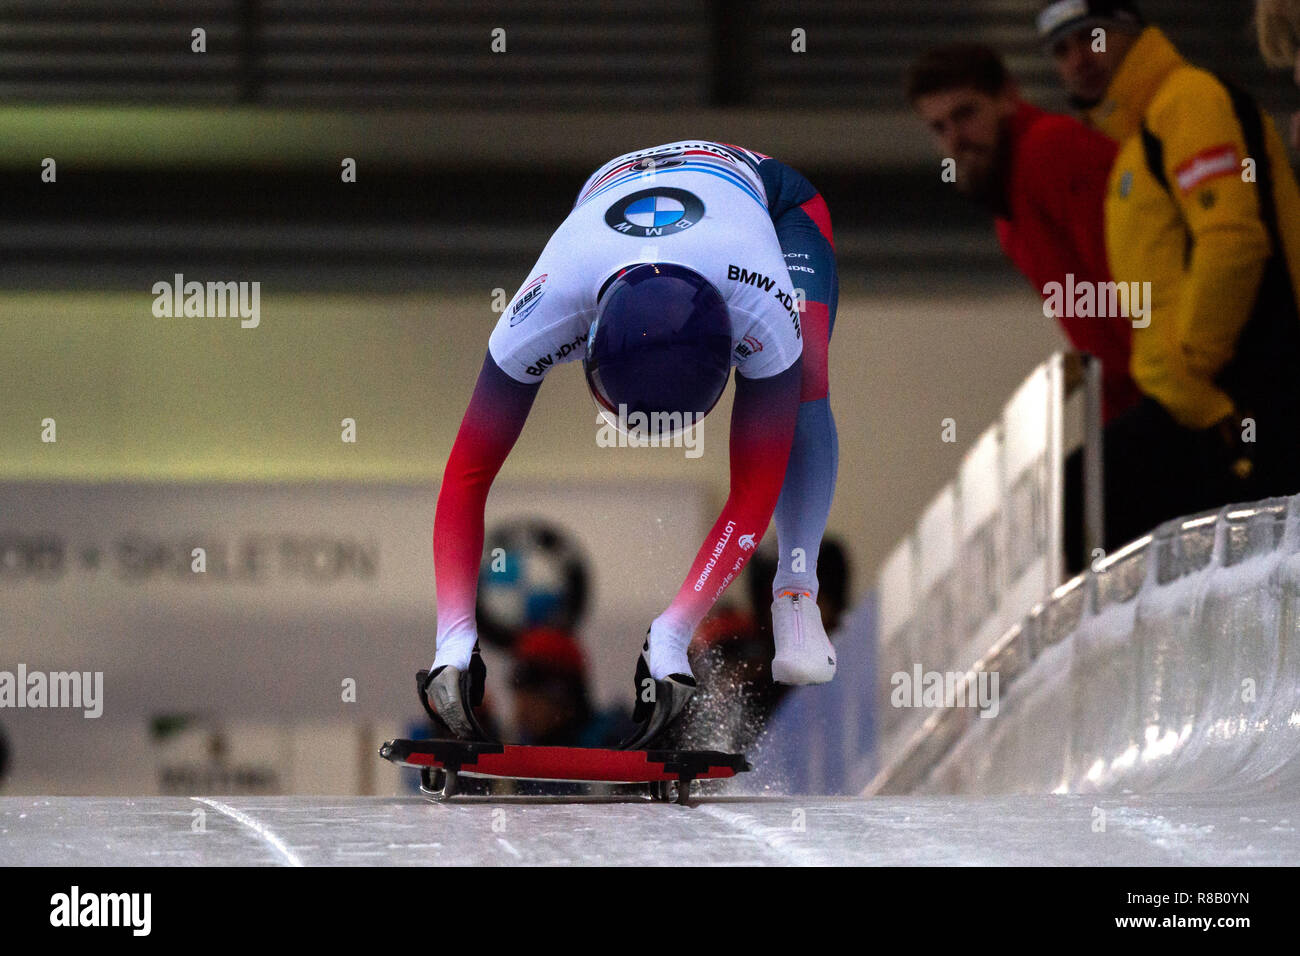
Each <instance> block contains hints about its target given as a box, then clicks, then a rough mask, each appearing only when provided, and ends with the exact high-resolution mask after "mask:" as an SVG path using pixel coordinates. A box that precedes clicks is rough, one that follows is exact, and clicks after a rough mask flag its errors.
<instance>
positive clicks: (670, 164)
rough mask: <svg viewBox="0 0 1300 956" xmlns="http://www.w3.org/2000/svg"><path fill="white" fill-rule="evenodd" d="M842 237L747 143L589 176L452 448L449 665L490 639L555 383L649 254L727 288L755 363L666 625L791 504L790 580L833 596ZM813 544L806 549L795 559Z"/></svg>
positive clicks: (445, 513) (500, 329)
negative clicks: (517, 457) (503, 487)
mask: <svg viewBox="0 0 1300 956" xmlns="http://www.w3.org/2000/svg"><path fill="white" fill-rule="evenodd" d="M830 243H831V236H830V218H829V215H828V213H827V211H826V204H825V203H824V202H823V201H822V199H821V197H820V196H819V195H818V194H817V192H816V190H814V189H813V188H812V186H811V185H810V184H809V183H808V181H807V180H806V179H804V178H803V177H802V176H800V175H799V174H798V173H796V172H795V171H794V170H792V169H790V168H789V167H787V166H784V165H782V164H780V163H778V162H776V161H775V160H773V159H770V158H768V157H765V156H762V155H761V154H758V153H753V152H750V151H748V150H744V149H740V148H738V147H734V146H727V145H724V144H720V143H712V142H704V141H687V142H681V143H672V144H669V145H666V146H659V147H654V148H652V149H646V150H640V151H638V152H635V153H629V154H627V155H624V156H620V157H618V158H617V159H614V160H611V161H610V162H608V163H606V164H605V165H604V166H602V167H601V168H600V169H599V170H597V171H596V172H595V173H594V174H593V175H592V176H591V178H590V179H588V180H587V183H586V184H585V185H584V186H583V188H582V191H581V192H580V193H579V195H578V199H577V202H576V203H575V205H574V207H573V209H572V211H571V212H570V213H569V216H568V217H567V218H566V219H565V220H564V222H563V223H562V224H561V225H560V227H559V229H557V230H556V232H555V234H554V235H553V236H552V237H551V240H550V242H548V243H547V245H546V248H545V249H544V250H543V251H542V254H541V257H540V258H539V259H538V261H537V264H536V266H534V268H533V270H532V272H531V273H530V274H529V277H528V279H527V281H526V282H524V284H523V285H522V286H521V288H520V289H519V291H518V292H517V293H516V294H515V296H514V298H513V299H512V300H511V301H510V304H509V305H508V306H507V307H506V310H505V312H504V313H503V314H502V316H501V319H500V321H499V322H498V323H497V326H496V329H495V330H494V331H493V333H492V335H491V337H490V339H489V341H488V354H487V356H486V357H485V359H484V362H483V368H482V370H481V371H480V373H479V378H478V382H477V384H476V385H475V388H474V394H473V396H472V397H471V399H470V403H469V407H468V409H467V410H466V412H465V417H464V419H463V420H462V422H461V427H460V431H459V432H458V434H457V436H456V441H455V444H454V445H453V446H452V451H451V456H450V458H449V459H448V461H447V467H446V470H445V471H444V474H443V482H442V488H441V491H440V493H439V495H438V508H437V513H436V516H435V520H434V533H433V550H434V573H435V578H436V588H437V605H438V637H437V648H438V651H437V658H436V660H435V662H434V666H435V667H436V666H439V665H442V664H452V665H453V666H456V667H458V668H461V669H464V667H465V666H467V664H468V661H469V656H470V653H471V651H472V649H473V646H474V643H475V641H476V640H477V632H476V626H475V620H474V604H475V592H476V588H477V584H478V571H479V562H480V559H481V557H482V551H483V538H484V530H483V529H484V506H485V503H486V501H487V494H488V489H489V487H490V485H491V483H492V480H493V478H494V477H495V476H496V474H497V471H498V470H499V469H500V467H501V465H502V463H503V462H504V461H505V459H506V456H507V455H508V454H509V452H510V449H511V447H512V446H513V445H514V442H515V440H516V438H518V436H519V433H520V431H521V429H522V428H523V424H524V421H525V419H526V418H527V416H528V411H529V409H530V408H531V406H532V403H533V399H534V397H535V396H536V394H537V390H538V388H539V386H540V383H541V380H542V378H543V377H544V376H545V375H546V373H547V371H549V369H551V368H552V367H554V366H556V365H560V364H563V363H565V362H571V361H574V360H577V359H580V358H582V357H583V355H584V354H585V351H586V338H587V333H588V331H589V329H590V326H591V323H592V321H593V319H595V317H596V314H597V307H598V300H599V296H600V294H601V292H602V291H603V290H604V288H605V287H607V285H608V284H609V282H610V281H611V280H612V279H613V278H614V277H615V276H617V274H618V273H619V272H620V271H621V270H622V269H624V268H625V267H628V266H631V265H634V264H636V263H639V262H675V263H678V264H681V265H684V266H687V267H688V268H691V269H693V270H695V271H696V272H698V273H700V274H701V275H703V276H704V277H705V278H706V279H708V280H709V281H710V282H711V283H713V285H714V286H715V287H717V289H718V291H719V292H720V293H721V294H722V297H723V299H724V300H725V301H726V304H727V309H728V311H729V313H730V315H731V320H732V364H733V365H735V366H736V370H737V376H736V395H735V401H734V403H733V410H732V420H731V437H730V465H731V488H730V495H729V497H728V498H727V502H726V504H725V505H724V507H723V509H722V514H721V516H720V517H719V518H718V520H717V522H716V523H715V524H714V526H713V528H712V530H711V531H710V532H709V535H708V537H707V538H706V539H705V542H704V544H703V545H702V547H701V548H700V550H699V553H698V554H697V555H696V558H695V561H694V563H693V564H692V566H691V570H690V572H689V573H688V574H687V575H686V579H685V582H684V583H683V584H682V587H681V589H680V590H679V591H678V593H677V596H676V597H675V598H674V599H673V601H672V603H671V604H670V605H669V607H668V608H667V610H665V611H664V613H663V614H662V615H660V617H659V618H657V619H656V621H655V622H654V628H655V629H656V630H657V631H659V632H670V633H672V634H674V635H675V636H676V639H677V640H678V641H679V642H680V644H681V646H682V647H684V646H685V643H686V641H688V640H689V638H690V634H691V633H692V632H693V631H694V629H695V627H696V626H697V625H698V624H699V622H700V620H701V619H702V618H703V617H704V615H705V613H707V611H708V610H709V608H710V607H711V606H712V605H713V603H714V602H715V601H716V600H717V598H718V596H719V595H720V594H721V593H722V591H723V590H724V589H725V588H726V586H727V585H728V584H729V583H730V582H732V581H734V580H735V578H736V576H737V575H738V574H739V573H740V570H741V568H742V567H743V566H744V564H745V562H746V561H747V560H748V558H749V556H750V555H751V554H753V550H754V548H755V547H756V546H757V545H758V542H759V540H760V539H761V538H762V536H763V533H764V532H765V531H766V529H767V525H768V522H769V521H770V520H771V518H772V516H773V513H774V512H775V515H776V522H777V530H778V536H779V539H780V548H781V554H782V561H781V570H780V571H778V573H777V578H776V584H775V586H774V587H775V588H795V589H799V590H806V591H811V592H812V593H813V594H814V596H815V594H816V588H817V585H816V558H817V551H818V547H819V545H820V541H821V536H822V532H823V531H824V529H825V525H826V517H827V514H828V512H829V510H830V501H831V496H832V494H833V491H834V485H835V468H836V458H837V449H836V440H835V426H834V421H833V419H832V418H831V414H830V405H829V398H828V395H827V377H826V351H827V343H828V341H829V338H830V331H831V326H832V324H833V322H834V315H835V305H836V299H837V294H838V283H837V279H836V274H835V262H834V253H833V250H832V247H831V244H830ZM787 265H788V266H789V269H787ZM801 305H802V309H801V308H800V306H801ZM787 465H788V468H787ZM778 498H779V503H778ZM795 549H800V552H799V554H800V555H801V556H802V560H793V561H792V560H791V555H792V553H793V552H795ZM795 568H799V570H798V571H795V570H794V569H795ZM656 676H660V675H656Z"/></svg>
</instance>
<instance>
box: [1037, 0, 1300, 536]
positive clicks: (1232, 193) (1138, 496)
mask: <svg viewBox="0 0 1300 956" xmlns="http://www.w3.org/2000/svg"><path fill="white" fill-rule="evenodd" d="M1038 26H1039V31H1040V34H1041V36H1042V37H1043V40H1044V42H1045V43H1046V45H1047V47H1048V49H1049V51H1050V52H1051V54H1052V56H1053V58H1054V59H1055V61H1056V65H1057V69H1058V72H1059V73H1060V75H1061V78H1062V80H1063V82H1064V84H1065V86H1066V89H1067V91H1068V93H1069V94H1070V97H1071V100H1072V101H1073V103H1074V104H1075V106H1076V107H1078V108H1080V109H1082V110H1084V111H1085V115H1086V118H1087V120H1088V121H1089V122H1090V123H1091V124H1092V125H1093V126H1095V127H1096V128H1098V129H1100V130H1101V131H1102V132H1103V133H1105V134H1106V135H1108V136H1110V137H1111V138H1113V139H1115V140H1116V141H1117V142H1119V144H1120V152H1119V155H1118V157H1117V158H1116V161H1115V164H1114V167H1113V169H1112V172H1111V177H1110V183H1109V186H1108V192H1107V198H1106V246H1107V259H1108V261H1109V264H1110V269H1111V272H1112V274H1113V276H1114V278H1115V280H1116V281H1117V282H1137V283H1150V285H1149V286H1147V287H1146V288H1148V289H1149V290H1150V299H1149V302H1148V303H1147V306H1148V311H1147V315H1146V317H1144V318H1143V319H1142V320H1141V321H1140V322H1135V327H1134V330H1133V355H1132V363H1131V371H1132V374H1133V378H1134V380H1135V381H1136V382H1137V384H1138V387H1139V388H1140V389H1141V390H1142V391H1143V393H1144V394H1145V396H1147V399H1146V400H1144V401H1143V402H1142V403H1141V404H1139V406H1138V407H1137V408H1136V409H1134V411H1133V412H1132V413H1131V415H1130V420H1129V422H1128V423H1127V426H1128V427H1127V428H1121V429H1119V430H1118V433H1117V435H1116V437H1115V439H1114V441H1113V442H1112V441H1111V440H1110V439H1109V438H1108V441H1107V447H1106V469H1107V480H1106V507H1107V512H1108V518H1107V535H1106V538H1107V547H1108V548H1109V547H1114V546H1116V545H1118V544H1122V543H1123V541H1126V540H1129V539H1131V538H1133V537H1136V536H1137V535H1140V534H1142V533H1144V532H1145V531H1148V530H1150V529H1151V528H1152V527H1153V526H1154V525H1155V524H1156V523H1158V522H1159V521H1160V520H1164V519H1165V518H1169V517H1174V516H1176V515H1179V514H1187V513H1191V512H1195V511H1200V510H1204V509H1208V508H1213V507H1216V506H1218V505H1222V504H1226V503H1228V502H1230V501H1245V500H1250V499H1253V498H1259V497H1264V496H1267V495H1278V494H1293V493H1296V492H1300V315H1298V313H1297V308H1296V303H1297V300H1300V190H1298V189H1297V186H1296V179H1295V174H1294V172H1293V171H1292V169H1291V166H1290V161H1289V157H1288V155H1287V151H1286V147H1285V145H1284V144H1283V142H1282V140H1281V138H1280V137H1279V135H1278V133H1277V130H1276V129H1275V128H1274V126H1273V123H1272V121H1271V119H1270V118H1269V117H1268V116H1267V115H1265V114H1263V113H1262V112H1261V111H1260V110H1259V108H1258V107H1257V106H1256V105H1255V104H1254V102H1253V101H1252V100H1251V99H1250V98H1249V97H1248V96H1247V95H1246V94H1244V93H1243V92H1241V91H1240V90H1237V89H1236V88H1234V87H1233V86H1231V85H1230V84H1228V83H1226V82H1224V81H1223V80H1220V79H1219V78H1218V77H1216V76H1215V75H1214V74H1213V73H1210V72H1208V71H1206V70H1203V69H1200V68H1198V67H1195V66H1192V65H1191V64H1189V63H1188V62H1187V61H1186V60H1184V59H1183V58H1182V56H1181V55H1180V54H1179V53H1178V51H1177V50H1176V49H1175V48H1174V46H1173V45H1172V44H1171V43H1170V42H1169V40H1168V38H1166V37H1165V35H1164V34H1163V33H1162V32H1161V31H1160V30H1159V29H1157V28H1156V27H1154V26H1148V25H1146V24H1145V23H1144V22H1143V20H1142V18H1141V15H1140V14H1139V12H1138V10H1137V8H1136V5H1135V3H1133V2H1131V0H1057V2H1054V3H1050V4H1048V5H1047V6H1046V7H1045V9H1044V10H1043V11H1042V13H1041V14H1040V16H1039V20H1038ZM1148 320H1149V324H1147V323H1148Z"/></svg>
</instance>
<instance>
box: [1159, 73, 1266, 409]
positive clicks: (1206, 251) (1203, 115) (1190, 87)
mask: <svg viewBox="0 0 1300 956" xmlns="http://www.w3.org/2000/svg"><path fill="white" fill-rule="evenodd" d="M1147 122H1148V128H1149V129H1150V130H1151V132H1152V133H1153V134H1155V136H1156V138H1157V139H1158V140H1159V141H1160V142H1161V144H1162V146H1163V160H1164V172H1165V177H1166V181H1167V183H1168V186H1169V193H1170V195H1171V196H1172V197H1173V200H1174V202H1175V203H1176V204H1177V206H1178V210H1179V213H1180V214H1181V217H1182V220H1183V223H1184V224H1185V227H1186V229H1187V233H1188V236H1189V239H1190V246H1189V250H1188V253H1189V254H1188V259H1187V265H1186V272H1185V274H1184V275H1183V277H1182V281H1181V282H1180V283H1179V289H1178V293H1177V296H1176V299H1175V306H1174V320H1175V321H1174V322H1173V329H1172V330H1171V331H1173V333H1174V335H1175V336H1176V340H1177V344H1178V347H1179V350H1180V351H1181V355H1182V358H1183V360H1184V361H1185V370H1186V372H1187V373H1188V374H1189V375H1191V376H1192V377H1195V378H1199V379H1202V380H1203V382H1204V385H1206V386H1210V387H1211V388H1212V387H1213V386H1212V382H1211V380H1212V379H1213V378H1214V376H1215V375H1217V374H1218V372H1219V370H1220V369H1221V368H1223V366H1224V364H1225V363H1226V362H1227V361H1228V360H1229V359H1230V358H1231V357H1232V354H1233V350H1234V348H1235V346H1236V342H1237V337H1238V336H1239V335H1240V333H1241V330H1242V327H1243V326H1244V325H1245V324H1246V321H1247V320H1248V319H1249V318H1250V314H1251V310H1252V308H1253V307H1254V305H1255V298H1256V296H1257V294H1258V292H1259V285H1260V280H1261V279H1262V277H1263V274H1264V265H1265V262H1266V261H1267V259H1268V257H1269V254H1270V251H1271V247H1270V242H1269V237H1268V231H1267V229H1266V228H1265V226H1264V224H1263V222H1262V220H1261V219H1260V207H1259V193H1258V187H1257V185H1256V183H1254V182H1253V181H1247V177H1246V176H1245V175H1244V171H1245V167H1243V161H1244V160H1247V159H1250V158H1251V157H1248V156H1247V153H1246V144H1245V138H1244V136H1243V133H1242V129H1241V125H1240V123H1239V122H1238V120H1237V117H1236V114H1235V112H1234V111H1233V107H1232V101H1231V99H1230V98H1229V95H1228V92H1227V90H1226V89H1224V87H1223V85H1222V84H1221V83H1220V82H1219V81H1218V80H1217V79H1215V78H1214V77H1213V76H1212V75H1211V74H1209V73H1207V72H1205V71H1204V70H1200V69H1195V68H1191V67H1185V68H1183V69H1180V70H1178V71H1177V72H1176V73H1175V75H1174V76H1172V77H1170V78H1169V80H1168V81H1167V82H1166V83H1165V84H1164V87H1163V89H1162V90H1161V92H1160V93H1159V94H1158V95H1157V96H1156V98H1155V100H1154V101H1153V102H1152V104H1151V109H1150V111H1149V113H1148V120H1147ZM1256 159H1258V158H1257V157H1256ZM1252 178H1253V177H1252ZM1216 404H1217V403H1216ZM1218 411H1221V409H1215V410H1214V411H1213V412H1212V411H1210V410H1209V409H1207V410H1206V414H1205V415H1202V416H1200V417H1202V418H1204V417H1208V415H1209V414H1214V413H1215V412H1218ZM1218 417H1221V415H1220V416H1218ZM1216 420H1217V419H1216ZM1212 423H1213V421H1199V422H1195V423H1189V424H1194V425H1195V426H1200V427H1204V426H1206V425H1209V424H1212Z"/></svg>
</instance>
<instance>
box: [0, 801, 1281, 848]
mask: <svg viewBox="0 0 1300 956" xmlns="http://www.w3.org/2000/svg"><path fill="white" fill-rule="evenodd" d="M195 810H202V811H203V828H204V832H194V831H193V830H192V827H193V826H194V822H195V820H196V815H195V813H194V811H195ZM1098 810H1100V811H1101V813H1102V814H1104V817H1100V816H1099V815H1098V812H1097V811H1098ZM1099 820H1104V830H1101V829H1097V827H1098V825H1099V824H1098V821H1099ZM800 825H802V829H800ZM1298 827H1300V797H1297V796H1295V795H1291V794H1285V795H1284V794H1264V795H1259V794H1251V795H1249V796H1241V797H1232V796H1227V795H1224V794H1222V793H1219V794H1214V795H1210V794H1205V795H1185V794H1180V795H1173V794H1167V795H1145V796H1122V797H1088V796H1070V795H1064V796H1062V795H1050V796H1014V797H1010V796H1008V797H952V796H919V797H918V796H909V797H874V798H847V797H846V798H826V797H818V798H784V799H782V798H753V797H737V798H726V797H718V796H714V797H701V798H700V799H699V800H698V801H696V802H695V803H694V805H692V806H689V807H678V806H674V805H671V804H651V803H649V802H644V803H642V802H575V801H566V802H539V801H538V800H537V799H535V798H529V799H526V798H517V797H516V798H492V799H489V798H472V799H465V800H463V801H461V802H455V803H449V804H434V803H431V802H428V801H426V800H425V799H423V798H421V797H394V798H376V797H347V798H328V797H225V798H221V797H211V798H209V797H201V798H188V799H187V798H183V797H144V798H138V799H122V798H112V799H110V798H100V797H7V798H0V866H16V865H78V866H82V865H89V866H124V865H125V866H132V865H137V866H158V865H191V866H200V865H202V866H212V865H238V866H247V865H254V866H255V865H265V866H313V865H385V866H387V865H401V866H407V865H440V866H448V865H489V866H495V865H534V864H540V865H552V866H564V865H584V864H593V865H625V866H644V865H646V864H664V865H672V866H701V865H704V866H707V865H769V866H770V865H818V864H840V865H844V864H847V865H867V866H873V865H917V864H920V865H994V866H998V865H1014V866H1025V865H1028V866H1037V865H1133V866H1159V865H1188V866H1195V865H1207V864H1214V865H1229V866H1231V865H1241V864H1248V865H1283V864H1288V863H1293V862H1294V861H1295V860H1296V859H1300V833H1298V830H1297V828H1298Z"/></svg>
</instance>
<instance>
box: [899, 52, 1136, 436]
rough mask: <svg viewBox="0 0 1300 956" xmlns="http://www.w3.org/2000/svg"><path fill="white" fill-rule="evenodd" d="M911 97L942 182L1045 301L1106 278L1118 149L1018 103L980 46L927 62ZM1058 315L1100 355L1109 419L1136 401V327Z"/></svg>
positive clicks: (912, 78) (998, 64) (928, 57)
mask: <svg viewBox="0 0 1300 956" xmlns="http://www.w3.org/2000/svg"><path fill="white" fill-rule="evenodd" d="M907 98H908V100H909V101H910V102H911V104H912V107H913V109H915V110H916V112H917V114H918V115H919V116H920V117H921V119H922V120H923V121H924V122H925V124H926V125H927V126H928V127H929V129H930V131H931V133H933V135H934V137H935V139H936V140H937V141H938V143H939V145H940V147H941V149H942V151H943V155H944V157H945V166H944V169H943V174H944V175H945V177H947V176H955V179H953V180H952V181H953V184H954V185H955V186H956V187H957V190H958V191H959V192H961V193H963V194H964V195H966V196H969V197H970V198H972V199H974V200H975V201H977V202H979V203H980V204H981V205H983V206H984V207H986V208H987V209H988V210H989V211H990V212H991V213H992V214H993V217H994V222H995V224H996V226H997V233H998V240H999V241H1000V242H1001V243H1002V249H1003V251H1004V252H1005V253H1006V254H1007V257H1008V258H1010V259H1011V261H1012V263H1014V264H1015V266H1016V268H1017V269H1019V270H1020V272H1022V273H1023V274H1024V276H1025V278H1027V279H1028V280H1029V282H1030V283H1031V284H1032V285H1033V286H1034V288H1035V289H1037V290H1038V292H1039V294H1040V295H1042V296H1043V297H1044V298H1048V296H1049V294H1050V290H1051V289H1052V287H1053V285H1054V284H1057V283H1059V284H1060V286H1058V288H1060V287H1066V288H1073V287H1077V286H1080V285H1081V284H1082V283H1095V284H1098V285H1099V284H1100V283H1105V282H1109V281H1110V270H1109V268H1108V267H1107V265H1106V234H1105V230H1104V228H1103V224H1102V214H1103V208H1104V202H1105V196H1106V182H1107V178H1108V177H1109V175H1110V168H1111V164H1112V163H1113V161H1114V159H1115V153H1116V150H1117V147H1116V144H1115V143H1114V142H1112V141H1111V140H1110V139H1109V138H1107V137H1106V136H1103V135H1102V134H1101V133H1098V132H1096V131H1095V130H1091V129H1089V128H1088V127H1086V126H1084V125H1083V124H1082V123H1079V122H1078V121H1077V120H1074V119H1072V118H1071V117H1068V116H1063V115H1060V114H1057V113H1048V112H1046V111H1044V110H1041V109H1038V108H1037V107H1035V106H1033V105H1031V104H1029V103H1027V102H1026V101H1025V100H1023V99H1021V98H1020V94H1019V92H1018V90H1017V88H1016V84H1015V81H1014V80H1013V79H1012V78H1011V76H1010V75H1009V74H1008V73H1007V70H1006V67H1005V66H1004V65H1003V63H1002V60H1001V58H1000V57H999V56H998V55H997V53H995V52H994V51H993V50H991V49H989V48H988V47H986V46H981V45H977V44H955V45H952V46H946V47H941V48H939V49H935V50H932V51H930V52H929V53H927V54H925V55H924V56H922V57H921V58H920V59H919V60H918V61H917V62H916V63H915V64H913V66H912V68H911V70H910V71H909V72H908V75H907ZM947 160H951V161H952V162H947ZM1071 276H1072V277H1073V278H1072V279H1070V278H1068V277H1071ZM1044 311H1045V312H1047V306H1046V304H1045V305H1044ZM1061 311H1063V312H1065V313H1066V314H1057V315H1056V319H1057V321H1058V322H1059V323H1060V325H1061V330H1062V331H1063V332H1064V333H1065V335H1066V337H1067V338H1068V339H1069V340H1070V344H1071V345H1073V346H1074V348H1076V349H1078V350H1079V351H1081V352H1087V353H1088V354H1090V355H1093V356H1096V357H1097V358H1098V359H1100V360H1101V363H1102V417H1103V419H1104V420H1105V421H1109V420H1110V419H1112V418H1113V417H1114V416H1115V415H1117V414H1119V413H1120V412H1122V411H1124V410H1126V409H1128V408H1130V407H1132V406H1133V405H1134V404H1136V403H1137V400H1138V398H1139V392H1138V389H1137V386H1136V385H1135V384H1134V383H1133V379H1132V377H1131V376H1130V374H1129V354H1130V337H1131V335H1132V321H1133V320H1132V319H1131V318H1128V317H1125V316H1109V317H1096V316H1087V317H1081V316H1075V315H1073V312H1074V310H1073V309H1064V310H1061Z"/></svg>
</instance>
